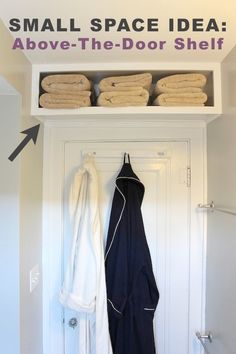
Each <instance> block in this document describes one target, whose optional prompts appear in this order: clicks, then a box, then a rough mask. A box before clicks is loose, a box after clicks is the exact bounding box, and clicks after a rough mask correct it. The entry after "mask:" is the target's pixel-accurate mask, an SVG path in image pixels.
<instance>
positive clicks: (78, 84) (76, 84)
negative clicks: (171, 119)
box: [41, 74, 91, 94]
mask: <svg viewBox="0 0 236 354" xmlns="http://www.w3.org/2000/svg"><path fill="white" fill-rule="evenodd" d="M41 86H42V88H43V89H44V90H45V91H46V92H49V93H56V94H63V93H66V94H68V93H71V94H76V93H80V91H89V90H90V89H91V82H90V81H89V80H88V79H87V77H86V76H84V75H82V74H62V75H49V76H46V77H45V78H44V79H43V80H42V81H41Z"/></svg>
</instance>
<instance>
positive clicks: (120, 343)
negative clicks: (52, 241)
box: [105, 161, 159, 354]
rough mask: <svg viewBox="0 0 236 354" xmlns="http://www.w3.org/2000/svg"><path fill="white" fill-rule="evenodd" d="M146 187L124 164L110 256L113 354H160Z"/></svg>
mask: <svg viewBox="0 0 236 354" xmlns="http://www.w3.org/2000/svg"><path fill="white" fill-rule="evenodd" d="M143 195H144V186H143V184H142V183H141V182H140V180H139V178H138V177H137V176H136V175H135V173H134V172H133V170H132V167H131V165H130V162H129V163H126V162H125V161H124V164H123V167H122V169H121V171H120V173H119V175H118V177H117V178H116V189H115V193H114V197H113V202H112V209H111V216H110V223H109V229H108V237H107V244H106V252H105V261H106V262H105V270H106V282H107V298H108V300H107V301H108V318H109V330H110V336H111V342H112V348H113V353H114V354H155V343H154V334H153V316H154V312H155V309H156V306H157V304H158V300H159V292H158V289H157V286H156V281H155V278H154V274H153V270H152V263H151V257H150V252H149V248H148V244H147V240H146V236H145V231H144V226H143V219H142V213H141V204H142V200H143Z"/></svg>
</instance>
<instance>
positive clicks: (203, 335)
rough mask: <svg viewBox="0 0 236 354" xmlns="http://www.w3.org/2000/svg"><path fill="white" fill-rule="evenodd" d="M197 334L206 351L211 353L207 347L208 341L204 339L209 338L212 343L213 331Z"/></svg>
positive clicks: (207, 353)
mask: <svg viewBox="0 0 236 354" xmlns="http://www.w3.org/2000/svg"><path fill="white" fill-rule="evenodd" d="M195 334H196V336H197V338H198V339H199V341H200V343H201V344H202V346H203V348H204V351H205V353H206V354H210V353H209V351H208V349H207V346H206V343H205V342H204V341H205V340H208V341H209V342H210V343H212V333H211V332H209V331H208V332H206V333H200V332H196V333H195Z"/></svg>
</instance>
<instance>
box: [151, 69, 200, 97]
mask: <svg viewBox="0 0 236 354" xmlns="http://www.w3.org/2000/svg"><path fill="white" fill-rule="evenodd" d="M206 82H207V78H206V76H205V75H203V74H198V73H193V74H176V75H170V76H166V77H163V78H162V79H160V80H158V81H157V83H156V87H155V89H154V94H156V95H157V94H159V93H177V92H178V93H185V92H186V93H188V92H189V93H195V92H202V88H203V87H204V86H205V85H206Z"/></svg>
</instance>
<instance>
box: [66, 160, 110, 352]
mask: <svg viewBox="0 0 236 354" xmlns="http://www.w3.org/2000/svg"><path fill="white" fill-rule="evenodd" d="M69 207H70V215H71V218H72V222H73V229H74V234H73V241H72V248H71V254H70V259H69V261H68V266H67V271H66V275H65V279H64V284H63V287H62V289H61V293H60V301H61V303H62V304H63V305H64V306H65V307H68V308H70V309H73V310H76V311H78V313H79V338H78V340H79V353H78V354H112V349H111V342H110V336H109V329H108V316H107V295H106V283H105V269H104V247H103V239H102V235H101V228H100V216H99V208H98V177H97V172H96V169H95V166H94V163H93V161H92V159H91V158H89V159H87V160H86V161H85V162H84V164H83V165H82V167H81V168H80V169H79V171H78V172H77V173H76V175H75V177H74V181H73V183H72V186H71V192H70V201H69Z"/></svg>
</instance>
